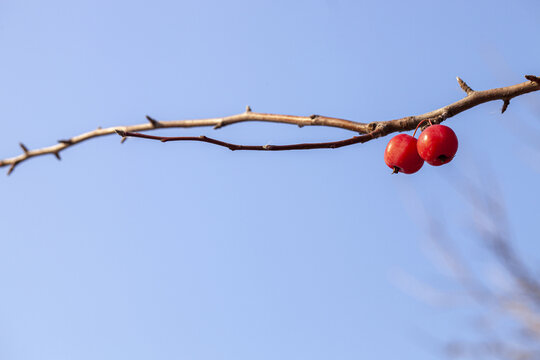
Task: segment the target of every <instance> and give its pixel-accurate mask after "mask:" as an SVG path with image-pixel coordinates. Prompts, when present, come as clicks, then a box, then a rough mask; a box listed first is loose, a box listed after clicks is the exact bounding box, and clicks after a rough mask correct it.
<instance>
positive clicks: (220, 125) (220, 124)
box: [214, 120, 223, 130]
mask: <svg viewBox="0 0 540 360" xmlns="http://www.w3.org/2000/svg"><path fill="white" fill-rule="evenodd" d="M222 126H223V120H220V121H219V122H218V123H217V124H216V125H214V130H217V129H219V128H220V127H222Z"/></svg>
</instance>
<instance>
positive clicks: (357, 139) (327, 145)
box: [116, 130, 377, 151]
mask: <svg viewBox="0 0 540 360" xmlns="http://www.w3.org/2000/svg"><path fill="white" fill-rule="evenodd" d="M116 133H117V134H118V135H120V136H122V137H123V138H125V137H138V138H144V139H151V140H159V141H161V142H169V141H201V142H206V143H210V144H214V145H218V146H223V147H226V148H228V149H229V150H233V151H234V150H261V151H264V150H266V151H282V150H307V149H337V148H340V147H343V146H348V145H352V144H358V143H365V142H366V141H369V140H371V139H373V138H374V137H376V136H377V133H376V132H372V133H369V134H365V135H360V136H353V137H352V138H349V139H345V140H339V141H331V142H319V143H303V144H291V145H238V144H231V143H228V142H225V141H221V140H216V139H212V138H209V137H207V136H153V135H147V134H141V133H137V132H127V131H122V130H116Z"/></svg>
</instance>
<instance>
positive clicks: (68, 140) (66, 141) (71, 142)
mask: <svg viewBox="0 0 540 360" xmlns="http://www.w3.org/2000/svg"><path fill="white" fill-rule="evenodd" d="M58 142H59V143H60V144H64V145H73V141H72V140H71V139H60V140H58Z"/></svg>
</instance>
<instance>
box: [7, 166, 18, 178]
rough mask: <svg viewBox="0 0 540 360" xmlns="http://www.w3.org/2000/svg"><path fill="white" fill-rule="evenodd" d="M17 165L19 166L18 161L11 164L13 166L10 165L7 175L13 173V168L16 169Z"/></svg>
mask: <svg viewBox="0 0 540 360" xmlns="http://www.w3.org/2000/svg"><path fill="white" fill-rule="evenodd" d="M15 166H17V163H13V164H11V166H10V167H9V170H8V172H7V175H8V176H9V175H11V173H12V172H13V170H15Z"/></svg>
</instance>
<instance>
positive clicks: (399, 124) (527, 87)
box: [0, 75, 540, 173]
mask: <svg viewBox="0 0 540 360" xmlns="http://www.w3.org/2000/svg"><path fill="white" fill-rule="evenodd" d="M526 78H527V80H530V81H527V82H524V83H521V84H517V85H512V86H507V87H503V88H497V89H490V90H484V91H472V90H470V92H468V95H467V96H466V97H465V98H463V99H461V100H459V101H456V102H454V103H452V104H450V105H447V106H444V107H442V108H439V109H437V110H434V111H431V112H427V113H425V114H421V115H416V116H407V117H403V118H400V119H395V120H389V121H375V122H370V123H361V122H355V121H350V120H345V119H339V118H333V117H328V116H321V115H312V116H294V115H280V114H266V113H256V112H252V111H250V110H251V108H249V107H248V108H246V111H245V112H243V113H241V114H237V115H232V116H226V117H220V118H209V119H197V120H173V121H157V120H155V119H153V118H151V117H147V120H148V122H147V123H144V124H139V125H130V126H113V127H108V128H104V129H101V128H98V129H96V130H93V131H89V132H86V133H84V134H80V135H77V136H74V137H72V138H70V139H63V140H59V143H58V144H56V145H53V146H49V147H44V148H41V149H35V150H28V149H27V150H28V151H26V152H24V153H23V154H21V155H18V156H15V157H12V158H7V159H3V160H0V167H2V166H10V171H8V173H11V172H12V171H13V169H14V165H17V164H18V163H20V162H23V161H25V160H28V159H30V158H33V157H36V156H41V155H45V154H59V153H60V152H61V151H63V150H64V149H66V148H68V147H70V146H73V145H75V144H78V143H81V142H83V141H86V140H89V139H92V138H95V137H100V136H105V135H111V134H114V133H115V132H116V130H121V131H124V132H126V133H133V132H140V131H149V130H154V129H156V128H190V127H202V126H213V127H214V128H215V129H219V128H221V127H223V126H227V125H232V124H237V123H241V122H249V121H261V122H272V123H283V124H294V125H297V126H299V127H303V126H327V127H336V128H341V129H346V130H350V131H353V132H356V133H360V134H366V135H369V136H367V137H363V136H355V137H353V138H350V139H346V140H341V141H337V142H332V143H314V144H294V145H266V149H263V150H269V149H271V148H272V149H273V150H292V149H315V148H335V147H341V146H346V145H352V144H357V143H362V142H365V141H369V140H371V139H375V138H377V137H382V136H386V135H388V134H391V133H394V132H398V131H408V130H414V129H415V128H416V126H417V125H418V124H419V123H420V122H421V121H423V120H426V119H429V120H431V121H432V122H433V123H440V122H442V121H444V120H446V119H448V118H450V117H452V116H454V115H457V114H459V113H461V112H463V111H465V110H468V109H470V108H472V107H474V106H477V105H479V104H483V103H486V102H489V101H494V100H503V101H510V99H512V98H514V97H516V96H520V95H523V94H526V93H530V92H533V91H538V90H540V81H539V80H540V78H538V77H536V76H533V75H527V76H526ZM458 81H459V80H458ZM462 83H463V84H465V82H463V81H462ZM460 84H461V83H460ZM465 86H467V85H466V84H465ZM462 88H463V86H462ZM466 88H469V87H468V86H467V87H466ZM469 89H470V88H469ZM204 138H205V139H206V140H200V139H202V138H199V140H195V141H204V142H211V143H216V142H219V140H214V139H210V138H206V137H204ZM353 139H354V140H353ZM123 140H124V139H123ZM184 140H186V139H184ZM167 141H172V140H167ZM223 144H225V143H223ZM323 144H324V145H323ZM330 144H331V145H330ZM342 144H344V145H342ZM228 145H234V146H233V147H236V149H240V148H238V147H242V149H243V150H261V148H260V147H258V146H245V145H236V144H228ZM226 147H228V146H226Z"/></svg>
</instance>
